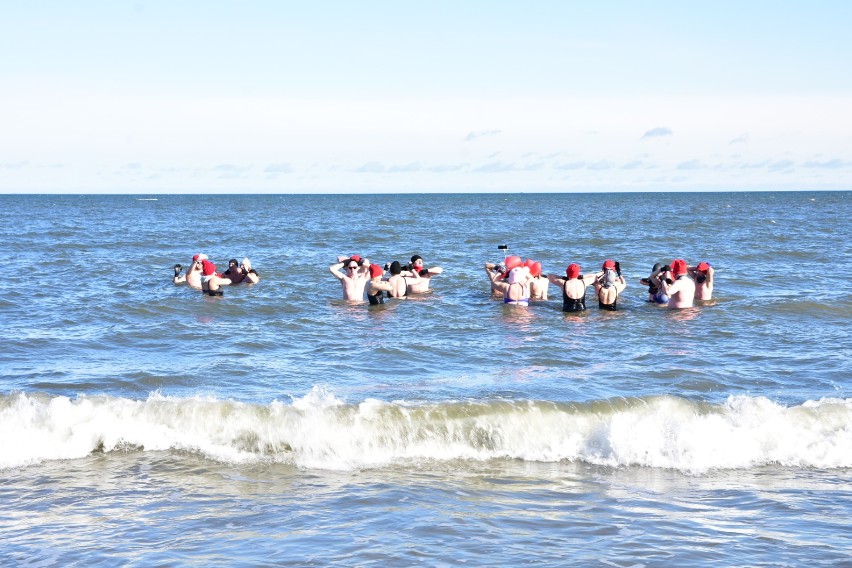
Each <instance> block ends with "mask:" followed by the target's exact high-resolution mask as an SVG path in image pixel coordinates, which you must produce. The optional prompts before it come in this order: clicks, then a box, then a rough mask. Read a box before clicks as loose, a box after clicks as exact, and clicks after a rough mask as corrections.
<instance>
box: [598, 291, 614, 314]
mask: <svg viewBox="0 0 852 568" xmlns="http://www.w3.org/2000/svg"><path fill="white" fill-rule="evenodd" d="M617 304H618V290H617V289H616V291H615V300H613V301H612V303H611V304H604V303H603V302H602V301H601V296H600V293H598V307H599V308H600V309H602V310H608V311H610V312H615V311H617V310H618V308H617V307H616V305H617Z"/></svg>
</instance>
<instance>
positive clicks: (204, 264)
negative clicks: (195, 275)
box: [201, 260, 216, 276]
mask: <svg viewBox="0 0 852 568" xmlns="http://www.w3.org/2000/svg"><path fill="white" fill-rule="evenodd" d="M201 272H202V273H203V274H204V276H210V275H211V274H213V273H214V272H216V265H215V264H213V263H212V262H210V261H209V260H202V261H201Z"/></svg>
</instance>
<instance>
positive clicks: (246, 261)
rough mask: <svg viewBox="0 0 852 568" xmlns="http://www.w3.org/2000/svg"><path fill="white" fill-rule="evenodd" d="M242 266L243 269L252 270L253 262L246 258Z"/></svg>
mask: <svg viewBox="0 0 852 568" xmlns="http://www.w3.org/2000/svg"><path fill="white" fill-rule="evenodd" d="M240 266H242V267H243V268H245V269H246V270H251V261H250V260H249V259H248V257H245V258H244V259H243V262H242V264H241V265H240Z"/></svg>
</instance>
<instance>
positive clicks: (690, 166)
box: [677, 160, 704, 170]
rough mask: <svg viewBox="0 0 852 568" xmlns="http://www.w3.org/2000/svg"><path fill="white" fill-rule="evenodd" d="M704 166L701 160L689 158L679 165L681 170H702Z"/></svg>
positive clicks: (678, 167)
mask: <svg viewBox="0 0 852 568" xmlns="http://www.w3.org/2000/svg"><path fill="white" fill-rule="evenodd" d="M703 167H704V166H703V165H702V164H701V160H687V161H685V162H681V163H679V164H678V165H677V169H679V170H700V169H701V168H703Z"/></svg>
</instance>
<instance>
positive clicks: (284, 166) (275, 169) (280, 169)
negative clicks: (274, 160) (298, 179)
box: [263, 162, 293, 174]
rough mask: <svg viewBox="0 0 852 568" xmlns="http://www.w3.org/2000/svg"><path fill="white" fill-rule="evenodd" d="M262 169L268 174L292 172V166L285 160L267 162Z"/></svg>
mask: <svg viewBox="0 0 852 568" xmlns="http://www.w3.org/2000/svg"><path fill="white" fill-rule="evenodd" d="M263 171H264V172H266V173H270V174H290V173H293V166H291V165H290V164H288V163H286V162H281V163H279V164H269V165H268V166H266V168H264V170H263Z"/></svg>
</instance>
